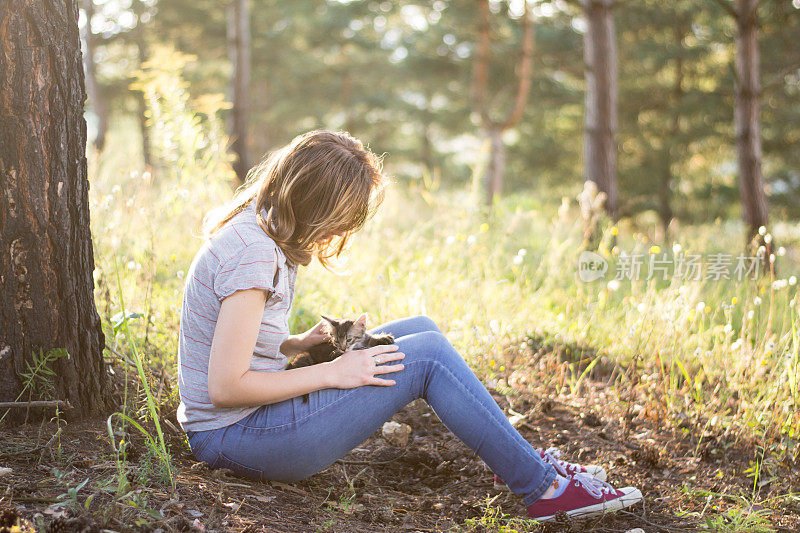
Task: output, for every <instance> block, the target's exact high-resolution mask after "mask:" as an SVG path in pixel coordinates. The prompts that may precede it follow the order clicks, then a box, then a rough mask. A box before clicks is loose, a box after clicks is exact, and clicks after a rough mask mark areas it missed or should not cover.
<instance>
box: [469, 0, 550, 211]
mask: <svg viewBox="0 0 800 533" xmlns="http://www.w3.org/2000/svg"><path fill="white" fill-rule="evenodd" d="M489 16H490V10H489V3H488V0H480V1H479V4H478V42H477V44H476V47H475V63H474V66H473V72H472V87H471V98H472V104H473V107H474V109H475V111H476V113H477V114H478V115H479V116H480V120H481V128H482V129H483V131H484V134H485V135H486V137H487V138H488V139H489V142H490V145H489V146H490V149H489V162H488V164H487V165H486V174H485V175H484V176H483V181H484V190H485V197H484V198H485V202H486V205H492V203H493V202H494V197H495V195H497V194H500V192H501V191H502V189H503V172H504V171H505V146H504V145H503V132H504V131H505V130H506V129H508V128H513V127H514V126H516V125H517V123H518V122H519V120H520V118H522V114H523V112H524V111H525V106H526V105H527V102H528V93H529V92H530V88H531V72H532V64H533V44H534V38H533V19H532V17H531V10H530V6H529V5H528V0H524V5H523V12H522V16H521V17H520V19H521V24H522V52H521V53H520V57H519V63H518V64H517V94H516V97H515V99H514V106H513V107H512V109H511V112H510V113H509V114H508V117H507V118H506V119H505V120H503V121H500V122H495V121H494V120H492V118H491V117H490V114H489V108H488V107H489V106H488V95H487V86H488V83H489V63H490V57H489V56H490V48H491V34H490V24H489Z"/></svg>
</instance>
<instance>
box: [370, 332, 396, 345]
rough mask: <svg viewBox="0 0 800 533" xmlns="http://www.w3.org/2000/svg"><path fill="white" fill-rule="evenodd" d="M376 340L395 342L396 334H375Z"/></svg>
mask: <svg viewBox="0 0 800 533" xmlns="http://www.w3.org/2000/svg"><path fill="white" fill-rule="evenodd" d="M374 338H375V342H377V343H378V344H394V335H392V334H391V333H383V334H381V335H375V337H374Z"/></svg>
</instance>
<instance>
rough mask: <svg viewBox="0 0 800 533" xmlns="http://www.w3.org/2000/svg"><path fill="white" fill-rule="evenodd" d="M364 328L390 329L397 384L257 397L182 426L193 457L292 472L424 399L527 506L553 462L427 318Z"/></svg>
mask: <svg viewBox="0 0 800 533" xmlns="http://www.w3.org/2000/svg"><path fill="white" fill-rule="evenodd" d="M369 331H370V333H384V332H389V333H392V334H393V335H394V336H395V344H397V345H398V347H399V351H401V352H402V353H404V354H405V358H404V359H403V360H402V361H399V362H402V363H403V364H404V365H405V367H404V368H403V369H402V370H399V371H397V372H392V373H389V374H380V375H379V377H382V378H388V379H393V380H394V381H395V382H396V383H395V385H391V386H380V385H364V386H361V387H356V388H353V389H321V390H317V391H314V392H312V393H310V395H309V401H308V402H307V403H306V402H303V401H302V397H299V396H298V397H296V398H290V399H288V400H284V401H282V402H277V403H272V404H268V405H263V406H261V407H259V408H258V409H256V410H255V411H253V412H252V413H250V414H249V415H247V416H246V417H244V418H243V419H241V420H239V421H238V422H234V423H233V424H231V425H229V426H226V427H223V428H219V429H211V430H207V431H189V432H188V433H187V436H188V438H189V444H190V446H191V448H192V452H193V453H194V455H195V457H197V459H198V460H200V461H203V462H206V463H208V464H209V465H210V466H211V467H212V468H228V469H230V470H232V471H234V472H235V473H237V474H239V475H242V476H245V477H249V478H252V479H261V480H276V481H284V482H294V481H298V480H301V479H304V478H306V477H308V476H311V475H312V474H315V473H316V472H319V471H320V470H323V469H324V468H326V467H328V466H329V465H331V464H333V463H334V462H335V461H336V460H337V459H339V458H341V457H343V456H344V455H346V454H347V453H349V452H350V450H352V449H353V448H355V447H356V446H358V445H359V444H361V443H363V442H364V441H365V440H367V438H369V437H370V436H371V435H372V434H373V433H374V432H375V431H376V430H378V429H379V428H380V427H381V426H382V425H383V423H384V422H386V421H387V420H389V419H390V418H391V417H392V415H394V414H395V413H396V412H398V411H399V410H400V409H402V408H403V406H405V405H407V404H409V403H411V402H412V401H413V400H415V399H417V398H422V399H424V400H425V401H426V402H427V403H428V405H430V406H431V407H432V408H433V410H434V412H435V413H436V415H437V416H438V417H439V419H440V420H441V421H442V423H444V425H445V426H447V428H448V429H449V430H450V431H452V432H453V433H454V434H455V435H456V436H457V437H458V438H459V439H461V441H463V442H464V444H466V445H467V446H468V447H469V448H470V449H472V450H473V451H474V452H475V453H476V454H477V455H478V456H479V457H480V458H481V459H482V460H483V461H484V462H485V463H486V464H487V465H488V466H489V468H491V469H492V471H494V473H495V474H497V475H498V476H500V477H501V478H502V479H503V481H504V482H505V483H507V484H508V487H509V489H511V491H513V492H514V493H515V494H518V495H519V496H521V497H522V499H523V501H524V503H525V505H530V504H531V503H533V502H535V501H536V500H538V499H539V498H540V497H541V495H542V494H543V493H544V492H545V490H547V488H548V487H549V486H550V485H551V483H552V482H553V480H554V479H555V477H556V471H555V469H554V468H553V466H552V465H549V464H548V463H545V462H544V461H543V460H542V458H541V456H540V455H539V454H538V452H536V450H534V448H533V447H532V446H531V445H530V443H528V442H527V441H526V440H525V439H524V438H523V437H522V435H520V434H519V433H518V432H517V430H516V429H515V428H514V427H513V426H512V425H511V424H510V423H509V421H508V419H507V418H506V416H505V415H504V414H503V411H502V410H501V409H500V407H499V406H498V405H497V403H496V402H495V401H494V398H492V396H491V394H489V391H487V390H486V388H485V387H484V386H483V384H482V383H481V382H480V380H479V379H478V378H477V376H476V375H475V373H474V372H473V371H472V369H470V367H469V366H468V365H467V363H466V362H465V361H464V359H463V358H462V357H461V356H460V355H459V354H458V352H457V351H456V350H455V348H453V346H452V345H451V344H450V342H449V341H448V340H447V338H446V337H445V336H444V335H443V334H442V332H441V330H440V329H439V328H438V327H437V326H436V324H435V323H434V322H433V321H432V320H431V319H430V318H428V317H426V316H415V317H410V318H403V319H399V320H394V321H392V322H387V323H386V324H382V325H380V326H378V327H376V328H374V329H371V330H369ZM396 363H398V361H392V362H388V363H384V364H389V365H391V364H396Z"/></svg>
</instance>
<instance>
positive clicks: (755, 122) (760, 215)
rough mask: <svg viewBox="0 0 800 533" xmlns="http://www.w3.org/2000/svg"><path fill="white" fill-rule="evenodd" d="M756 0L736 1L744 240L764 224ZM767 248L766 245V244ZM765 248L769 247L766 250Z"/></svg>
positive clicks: (736, 117) (736, 110)
mask: <svg viewBox="0 0 800 533" xmlns="http://www.w3.org/2000/svg"><path fill="white" fill-rule="evenodd" d="M758 3H759V2H758V0H736V4H735V10H736V15H735V19H736V29H737V31H736V102H735V104H734V122H735V123H736V144H737V150H738V163H739V191H740V195H741V198H742V215H743V218H744V222H745V225H746V226H747V241H748V242H749V241H750V240H751V239H752V238H753V237H755V236H756V235H758V228H759V227H760V226H766V225H767V197H766V195H765V193H764V176H763V174H762V172H761V129H760V123H759V118H758V97H759V93H760V92H761V81H760V78H759V55H758V12H757V10H758ZM767 248H769V246H768V247H767ZM768 251H769V250H768Z"/></svg>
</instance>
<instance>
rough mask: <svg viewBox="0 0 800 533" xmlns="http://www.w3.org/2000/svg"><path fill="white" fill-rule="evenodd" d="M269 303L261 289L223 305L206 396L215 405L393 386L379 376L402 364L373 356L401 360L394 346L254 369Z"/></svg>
mask: <svg viewBox="0 0 800 533" xmlns="http://www.w3.org/2000/svg"><path fill="white" fill-rule="evenodd" d="M265 304H266V293H265V291H263V290H262V289H248V290H243V291H237V292H235V293H233V294H232V295H230V296H228V297H227V298H225V299H224V300H222V303H221V304H220V310H219V316H218V317H217V325H216V328H215V330H214V339H213V340H212V341H211V356H210V358H209V362H208V394H209V396H210V398H211V402H212V403H213V404H214V405H215V406H216V407H240V406H242V407H244V406H253V405H265V404H270V403H276V402H280V401H283V400H287V399H289V398H294V397H295V396H300V395H303V394H306V393H308V392H313V391H315V390H319V389H327V388H353V387H359V386H361V385H384V386H388V385H394V383H395V382H394V381H393V380H387V379H380V378H377V377H375V374H385V373H388V372H396V371H398V370H400V369H402V368H403V365H385V366H376V365H375V361H374V357H373V356H374V355H377V354H379V353H385V354H386V355H383V356H382V359H383V362H388V361H396V360H399V359H402V358H403V357H405V355H404V354H402V353H401V352H397V351H395V350H397V348H398V347H397V345H395V344H389V345H380V346H375V347H373V348H369V349H366V350H353V351H350V352H345V353H344V354H342V355H341V356H339V357H338V358H337V359H334V360H333V361H331V362H329V363H322V364H318V365H311V366H306V367H302V368H293V369H291V370H282V371H279V372H258V371H253V370H250V360H251V358H252V355H253V349H254V348H255V344H256V340H257V339H258V331H259V328H260V327H261V317H262V314H263V312H264V305H265ZM387 352H391V353H387Z"/></svg>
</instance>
